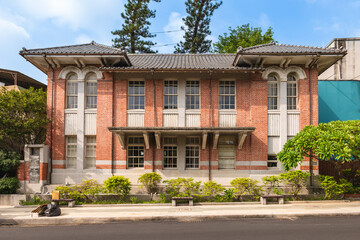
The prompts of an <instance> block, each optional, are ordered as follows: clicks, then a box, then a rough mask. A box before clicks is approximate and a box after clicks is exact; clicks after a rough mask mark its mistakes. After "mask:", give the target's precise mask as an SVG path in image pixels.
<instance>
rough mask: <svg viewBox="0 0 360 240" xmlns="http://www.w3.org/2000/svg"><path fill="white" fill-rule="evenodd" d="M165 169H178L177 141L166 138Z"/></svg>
mask: <svg viewBox="0 0 360 240" xmlns="http://www.w3.org/2000/svg"><path fill="white" fill-rule="evenodd" d="M163 153H164V168H177V139H176V138H175V137H173V138H170V137H166V138H164V152H163Z"/></svg>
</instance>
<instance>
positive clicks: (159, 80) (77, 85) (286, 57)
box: [20, 42, 346, 185]
mask: <svg viewBox="0 0 360 240" xmlns="http://www.w3.org/2000/svg"><path fill="white" fill-rule="evenodd" d="M20 54H21V55H22V56H23V57H24V58H25V59H27V60H28V61H30V62H31V63H32V64H33V65H34V66H36V67H37V68H39V69H40V70H41V71H43V72H44V73H46V74H47V76H48V88H47V91H48V117H49V118H51V119H52V123H51V126H49V131H48V138H47V145H49V147H50V152H51V153H50V156H51V164H50V167H51V171H50V172H51V179H52V181H51V183H52V184H64V183H78V182H80V181H81V179H88V178H95V179H98V180H99V181H102V180H104V179H106V178H107V177H109V176H111V175H123V176H126V177H129V178H130V180H131V182H132V183H133V184H136V183H137V178H138V177H139V176H140V175H141V174H143V173H145V172H149V171H150V172H151V171H155V172H158V173H160V174H161V175H162V176H163V179H169V178H175V177H193V178H195V179H196V180H203V181H208V180H209V179H212V180H215V181H217V182H219V183H222V184H225V185H227V184H229V182H230V181H231V180H232V179H233V178H235V177H253V178H261V177H262V176H264V175H270V174H278V173H280V171H281V166H280V164H279V163H278V161H277V159H276V153H277V152H279V151H280V149H281V148H282V146H283V144H284V143H285V142H286V141H287V140H288V139H289V138H291V137H292V136H294V135H295V134H296V133H297V132H298V131H299V130H301V129H302V128H303V127H304V126H306V125H310V124H313V125H316V124H318V74H319V73H322V72H324V71H325V70H326V69H327V68H328V67H330V66H331V65H333V64H334V63H335V62H336V61H337V60H339V59H340V58H342V57H343V56H344V55H345V54H346V53H345V52H344V51H343V50H338V49H326V48H315V47H303V46H292V45H281V44H275V43H270V44H265V45H259V46H255V47H250V48H239V50H238V52H237V54H127V53H126V52H124V51H121V50H119V49H115V48H112V47H108V46H104V45H100V44H97V43H95V42H92V43H90V44H83V45H73V46H63V47H54V48H44V49H29V50H27V49H23V50H22V51H21V52H20ZM313 165H314V166H313V170H314V171H317V169H318V168H317V166H316V162H315V163H314V164H313ZM301 168H302V169H304V170H308V169H309V164H308V163H306V162H304V166H302V167H301Z"/></svg>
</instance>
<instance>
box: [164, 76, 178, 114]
mask: <svg viewBox="0 0 360 240" xmlns="http://www.w3.org/2000/svg"><path fill="white" fill-rule="evenodd" d="M164 109H177V81H165V82H164Z"/></svg>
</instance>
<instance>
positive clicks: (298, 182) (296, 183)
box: [280, 170, 310, 198]
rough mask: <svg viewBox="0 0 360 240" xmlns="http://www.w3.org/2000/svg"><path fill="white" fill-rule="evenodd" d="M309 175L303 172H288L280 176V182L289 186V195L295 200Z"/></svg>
mask: <svg viewBox="0 0 360 240" xmlns="http://www.w3.org/2000/svg"><path fill="white" fill-rule="evenodd" d="M309 177H310V173H307V172H303V171H301V170H295V171H289V172H285V173H281V174H280V178H281V180H282V181H283V182H284V183H285V184H287V185H289V186H290V188H291V190H290V192H289V193H290V194H292V195H294V198H297V196H298V195H299V193H300V191H301V189H302V188H303V187H304V186H305V183H306V182H307V180H308V178H309Z"/></svg>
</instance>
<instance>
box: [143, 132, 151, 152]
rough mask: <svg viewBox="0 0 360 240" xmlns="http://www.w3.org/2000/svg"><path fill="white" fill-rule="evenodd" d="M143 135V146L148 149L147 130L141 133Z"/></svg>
mask: <svg viewBox="0 0 360 240" xmlns="http://www.w3.org/2000/svg"><path fill="white" fill-rule="evenodd" d="M143 136H144V142H145V148H146V149H149V148H150V146H149V145H150V144H149V134H148V133H147V132H144V133H143Z"/></svg>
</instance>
